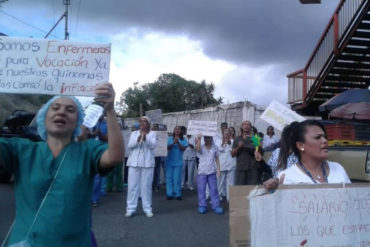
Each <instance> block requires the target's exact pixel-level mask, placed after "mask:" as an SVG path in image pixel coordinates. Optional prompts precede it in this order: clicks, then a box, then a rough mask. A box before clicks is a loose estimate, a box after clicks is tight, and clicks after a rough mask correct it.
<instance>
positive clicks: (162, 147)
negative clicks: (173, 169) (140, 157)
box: [154, 131, 168, 157]
mask: <svg viewBox="0 0 370 247" xmlns="http://www.w3.org/2000/svg"><path fill="white" fill-rule="evenodd" d="M156 132H157V138H158V142H157V146H156V147H155V149H154V156H156V157H159V156H167V138H168V134H167V131H156Z"/></svg>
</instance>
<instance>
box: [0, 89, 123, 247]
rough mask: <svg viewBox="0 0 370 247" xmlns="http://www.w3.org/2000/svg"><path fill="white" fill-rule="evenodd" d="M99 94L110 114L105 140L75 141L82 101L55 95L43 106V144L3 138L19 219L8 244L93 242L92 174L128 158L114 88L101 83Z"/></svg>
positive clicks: (2, 162) (1, 156)
mask: <svg viewBox="0 0 370 247" xmlns="http://www.w3.org/2000/svg"><path fill="white" fill-rule="evenodd" d="M95 93H96V95H97V96H98V97H97V101H99V102H101V103H102V104H103V106H104V108H105V111H106V113H107V124H108V143H107V144H106V143H102V142H100V141H96V140H91V139H90V140H87V141H84V142H77V141H74V140H75V139H76V137H77V136H78V135H79V133H80V125H81V124H82V120H83V115H84V114H83V109H82V107H81V105H80V103H79V102H78V100H77V99H76V98H74V97H69V96H56V97H54V98H52V99H51V100H50V101H49V102H48V103H47V104H45V106H43V108H42V109H41V110H40V112H39V114H38V119H37V123H38V131H39V134H40V136H41V137H42V138H43V139H44V140H45V141H44V142H31V141H29V140H26V139H21V138H10V139H4V138H0V166H3V167H4V168H5V169H7V170H8V171H9V172H11V173H13V175H14V178H15V180H14V184H15V198H16V218H15V221H14V224H13V227H12V229H11V231H10V235H9V237H8V241H7V244H8V246H32V247H47V246H53V247H62V246H63V247H73V246H76V247H77V246H78V247H83V246H86V247H90V246H91V240H90V229H91V222H90V221H91V220H90V214H91V212H90V210H91V208H90V207H91V205H90V199H91V193H92V184H93V178H94V175H95V174H96V173H103V174H104V173H106V172H107V171H109V169H110V168H112V167H114V166H115V165H116V164H119V163H120V162H122V160H123V158H124V144H123V139H122V135H121V132H120V127H119V125H118V123H117V119H116V115H115V112H114V107H113V106H114V97H115V92H114V90H113V87H112V85H111V84H110V83H106V84H102V85H100V86H98V87H97V88H96V90H95ZM45 195H46V196H45ZM40 206H41V207H40Z"/></svg>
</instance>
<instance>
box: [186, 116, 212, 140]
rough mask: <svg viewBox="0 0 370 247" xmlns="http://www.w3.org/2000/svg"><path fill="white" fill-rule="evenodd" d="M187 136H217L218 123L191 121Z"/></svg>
mask: <svg viewBox="0 0 370 247" xmlns="http://www.w3.org/2000/svg"><path fill="white" fill-rule="evenodd" d="M187 134H188V135H194V136H197V135H198V134H202V135H203V136H215V135H216V134H217V122H216V121H199V120H189V123H188V132H187Z"/></svg>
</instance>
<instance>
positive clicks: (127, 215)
mask: <svg viewBox="0 0 370 247" xmlns="http://www.w3.org/2000/svg"><path fill="white" fill-rule="evenodd" d="M132 215H134V213H133V212H126V214H125V217H126V218H130V217H132Z"/></svg>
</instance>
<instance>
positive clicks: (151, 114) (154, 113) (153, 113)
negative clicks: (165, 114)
mask: <svg viewBox="0 0 370 247" xmlns="http://www.w3.org/2000/svg"><path fill="white" fill-rule="evenodd" d="M145 116H147V117H148V118H149V121H150V123H151V124H152V125H153V124H162V122H163V119H162V110H161V109H156V110H150V111H145Z"/></svg>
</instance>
